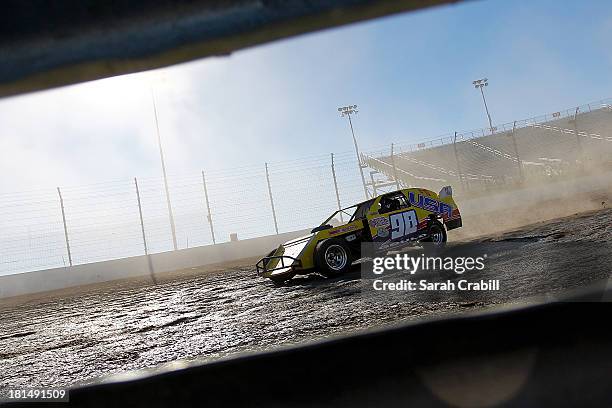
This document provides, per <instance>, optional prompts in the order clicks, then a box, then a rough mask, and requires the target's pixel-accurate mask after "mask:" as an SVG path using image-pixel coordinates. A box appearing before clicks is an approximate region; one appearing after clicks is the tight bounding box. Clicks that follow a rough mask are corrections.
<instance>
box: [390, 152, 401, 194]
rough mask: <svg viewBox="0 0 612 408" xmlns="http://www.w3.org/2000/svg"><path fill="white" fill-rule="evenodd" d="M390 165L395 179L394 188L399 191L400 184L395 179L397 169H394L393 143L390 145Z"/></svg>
mask: <svg viewBox="0 0 612 408" xmlns="http://www.w3.org/2000/svg"><path fill="white" fill-rule="evenodd" d="M391 165H392V166H393V178H394V179H395V187H396V188H397V189H398V190H399V189H400V184H399V180H398V178H397V167H395V156H394V155H393V143H391Z"/></svg>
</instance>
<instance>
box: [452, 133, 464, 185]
mask: <svg viewBox="0 0 612 408" xmlns="http://www.w3.org/2000/svg"><path fill="white" fill-rule="evenodd" d="M453 150H454V151H455V160H456V161H457V177H458V178H459V184H460V185H461V189H462V190H463V189H464V186H463V175H462V173H461V165H460V164H459V154H458V153H457V132H455V137H454V139H453Z"/></svg>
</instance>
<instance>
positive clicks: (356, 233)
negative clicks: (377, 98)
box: [256, 186, 462, 283]
mask: <svg viewBox="0 0 612 408" xmlns="http://www.w3.org/2000/svg"><path fill="white" fill-rule="evenodd" d="M343 216H348V217H349V220H348V222H347V223H345V224H341V225H336V226H334V224H337V223H338V221H337V218H338V217H339V218H340V219H342V217H343ZM461 226H462V222H461V214H460V212H459V209H458V208H457V204H455V201H454V200H453V191H452V188H451V187H450V186H446V187H444V188H442V190H440V193H438V194H436V193H434V192H433V191H430V190H427V189H424V188H408V189H403V190H397V191H393V192H391V193H386V194H382V195H379V196H377V197H374V198H371V199H369V200H367V201H364V202H361V203H359V204H355V205H353V206H351V207H346V208H343V209H341V210H338V211H336V212H334V213H333V214H332V215H331V216H330V217H329V218H327V219H326V220H325V221H323V223H322V224H321V225H319V226H318V227H316V228H314V229H313V230H312V231H311V233H310V234H309V235H307V236H305V237H301V238H298V239H294V240H291V241H288V242H286V243H284V244H282V245H280V246H279V247H278V248H275V249H274V250H272V251H271V252H270V253H269V254H268V256H266V257H264V258H262V259H260V260H259V261H258V262H257V264H256V269H257V274H258V275H260V276H262V277H265V278H269V279H271V280H272V281H274V282H275V283H283V282H285V281H287V280H289V279H291V278H293V277H294V276H295V275H296V274H308V273H311V272H315V271H317V272H319V273H321V274H323V275H325V276H327V277H333V276H336V275H340V274H342V273H344V272H346V271H348V270H349V269H350V267H351V264H352V263H353V262H354V261H356V260H358V259H360V258H361V244H362V243H365V242H372V243H374V247H375V249H376V252H377V253H386V252H388V251H391V250H394V249H397V248H399V247H402V246H406V245H408V244H418V243H421V242H428V243H430V244H428V245H431V246H433V247H434V248H436V247H442V246H444V245H445V243H446V240H447V235H446V231H448V230H452V229H455V228H459V227H461Z"/></svg>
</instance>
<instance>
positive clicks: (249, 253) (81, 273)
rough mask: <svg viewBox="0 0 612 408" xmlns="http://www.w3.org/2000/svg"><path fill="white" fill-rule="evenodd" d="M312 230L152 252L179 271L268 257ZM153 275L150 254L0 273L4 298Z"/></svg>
mask: <svg viewBox="0 0 612 408" xmlns="http://www.w3.org/2000/svg"><path fill="white" fill-rule="evenodd" d="M307 233H308V230H303V231H295V232H287V233H283V234H279V235H270V236H266V237H259V238H252V239H246V240H243V241H236V242H226V243H222V244H217V245H207V246H201V247H196V248H189V249H181V250H178V251H172V252H162V253H159V254H153V255H150V259H151V264H152V267H153V271H154V272H155V273H156V274H157V273H164V272H171V271H177V270H181V269H186V268H193V267H197V266H203V265H210V264H216V263H220V262H228V261H236V260H238V259H243V258H250V257H256V256H264V255H266V254H267V253H268V252H269V251H270V250H271V249H273V248H274V247H276V246H278V245H279V244H281V243H283V242H285V241H288V240H290V239H294V238H297V237H300V236H303V235H306V234H307ZM146 275H149V259H148V258H147V256H144V255H143V256H135V257H130V258H123V259H115V260H112V261H104V262H95V263H90V264H84V265H75V266H71V267H65V268H53V269H44V270H40V271H33V272H25V273H17V274H12V275H4V276H0V299H2V298H8V297H12V296H19V295H25V294H31V293H38V292H45V291H49V290H55V289H64V288H70V287H75V286H81V285H87V284H91V283H99V282H108V281H112V280H117V279H125V278H134V277H138V276H146Z"/></svg>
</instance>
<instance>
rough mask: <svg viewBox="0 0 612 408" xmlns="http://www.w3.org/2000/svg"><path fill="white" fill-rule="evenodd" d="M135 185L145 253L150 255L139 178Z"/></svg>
mask: <svg viewBox="0 0 612 408" xmlns="http://www.w3.org/2000/svg"><path fill="white" fill-rule="evenodd" d="M134 186H136V199H137V200H138V215H139V216H140V230H141V231H142V244H143V245H144V251H145V255H149V249H148V248H147V236H146V235H145V227H144V220H143V218H142V205H141V203H140V190H139V189H138V180H136V177H134Z"/></svg>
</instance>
